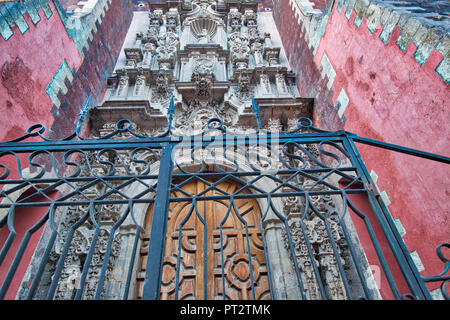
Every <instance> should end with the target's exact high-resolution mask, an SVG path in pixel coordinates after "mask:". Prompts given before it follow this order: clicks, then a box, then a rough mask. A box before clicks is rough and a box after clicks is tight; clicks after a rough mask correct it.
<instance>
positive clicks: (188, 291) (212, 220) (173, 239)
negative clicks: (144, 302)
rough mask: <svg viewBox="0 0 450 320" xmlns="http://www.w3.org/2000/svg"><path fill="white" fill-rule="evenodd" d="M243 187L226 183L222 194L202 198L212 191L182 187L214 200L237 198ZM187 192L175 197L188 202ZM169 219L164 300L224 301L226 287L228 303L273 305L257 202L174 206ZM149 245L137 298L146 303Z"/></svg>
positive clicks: (197, 184)
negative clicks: (267, 302)
mask: <svg viewBox="0 0 450 320" xmlns="http://www.w3.org/2000/svg"><path fill="white" fill-rule="evenodd" d="M241 187H242V186H241V185H239V184H238V183H236V182H234V181H225V182H221V183H219V184H218V185H217V186H216V188H217V189H219V190H215V189H209V190H207V191H206V193H202V192H204V191H205V190H206V189H208V188H209V185H207V184H206V183H204V182H202V181H198V180H197V181H191V182H189V183H186V184H184V185H183V187H182V189H183V191H184V192H185V193H188V194H190V195H197V194H201V195H202V196H214V195H224V194H233V192H235V191H236V190H238V189H240V188H241ZM184 192H181V191H177V192H174V193H173V194H172V197H186V194H185V193H184ZM242 193H246V191H243V192H240V194H242ZM236 209H237V212H236ZM152 212H153V207H152V206H151V207H150V208H149V210H148V214H147V219H146V226H145V229H146V230H150V225H151V216H152ZM168 219H169V220H168V226H167V234H166V245H165V255H164V263H163V274H162V283H161V296H160V298H161V299H175V298H178V299H204V298H206V299H223V291H222V287H223V285H225V296H226V299H232V300H237V299H240V300H245V299H270V292H269V284H268V278H267V268H266V262H265V255H264V248H263V243H262V237H261V229H260V219H261V212H260V210H259V206H258V203H257V202H256V200H254V199H235V200H234V201H231V202H230V200H229V199H226V200H208V201H204V200H203V201H195V200H194V201H184V202H171V203H170V206H169V218H168ZM180 228H181V232H180ZM205 228H206V231H205ZM221 233H222V236H221ZM180 234H181V243H179V241H180V240H179V239H180ZM148 239H149V237H148V236H147V237H144V246H143V248H142V249H141V261H140V272H139V273H138V278H137V284H138V285H137V295H138V298H141V297H142V289H143V281H144V277H145V271H146V270H145V267H146V263H147V253H148V248H147V246H146V245H148V241H149V240H148ZM249 249H250V250H249ZM249 251H250V254H249ZM178 255H180V257H179V261H178ZM250 261H251V264H250ZM177 265H178V266H179V267H178V269H177ZM250 265H251V267H250ZM177 270H178V273H179V274H178V295H176V281H177Z"/></svg>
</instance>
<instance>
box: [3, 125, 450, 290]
mask: <svg viewBox="0 0 450 320" xmlns="http://www.w3.org/2000/svg"><path fill="white" fill-rule="evenodd" d="M291 129H292V130H290V131H286V132H277V131H272V132H271V131H264V130H262V129H260V130H258V131H257V132H256V133H254V134H231V133H230V132H228V131H227V130H226V128H224V127H223V123H222V122H221V120H219V119H210V120H209V121H208V124H207V130H205V131H203V132H202V134H200V135H197V136H189V137H177V136H173V135H171V131H170V121H169V129H168V130H167V131H166V132H164V133H162V134H159V135H158V134H156V135H154V136H146V135H144V134H142V133H139V132H137V130H134V129H133V125H132V123H131V122H130V121H129V120H126V119H123V120H120V121H118V122H117V123H116V124H114V125H113V126H110V127H108V128H105V130H104V132H103V133H104V135H103V136H100V137H97V138H94V139H92V138H91V139H88V138H84V137H81V136H80V135H79V133H78V132H76V133H74V134H73V135H70V136H68V137H66V138H65V139H62V140H57V141H53V140H49V139H47V138H45V137H44V136H43V133H44V128H43V126H41V125H36V126H33V127H31V128H30V129H29V130H28V131H27V134H26V135H24V136H22V137H20V138H18V139H15V140H13V141H10V142H5V143H2V144H0V169H1V171H0V175H1V176H0V187H1V189H0V190H1V193H0V200H1V203H0V219H1V220H0V227H1V229H0V230H1V232H2V233H0V236H1V238H0V240H2V243H1V246H2V248H1V252H0V263H1V269H0V270H1V274H0V275H1V281H2V283H1V289H0V297H1V298H2V299H5V298H6V299H14V298H17V299H132V298H143V299H160V298H170V299H179V298H186V297H187V298H198V299H232V298H238V299H243V298H250V299H380V298H395V299H406V298H413V299H431V296H430V294H429V292H428V290H427V288H426V286H425V282H427V281H441V282H442V292H443V294H444V296H445V297H447V298H448V293H447V292H446V288H445V286H446V284H447V283H448V280H449V278H448V277H447V276H445V274H446V272H447V271H448V266H449V262H448V260H447V259H446V258H445V257H444V256H443V254H442V252H441V251H440V250H441V248H442V246H444V247H448V246H449V244H446V243H444V244H442V245H441V246H440V247H439V248H438V256H439V258H441V260H442V261H443V262H444V263H445V268H444V271H443V272H442V273H441V274H440V275H438V276H436V277H428V278H422V277H421V276H420V274H419V272H418V271H417V269H416V267H415V265H414V263H413V261H412V260H411V258H410V256H409V254H408V251H407V249H406V246H405V244H404V243H403V241H402V239H401V237H400V235H399V234H398V232H397V230H396V228H395V225H394V223H393V221H392V218H390V215H389V214H388V211H387V209H386V207H385V206H384V204H383V203H382V202H381V201H380V200H379V199H378V197H377V196H376V194H375V193H374V192H375V191H374V185H373V182H372V180H371V178H370V175H369V174H368V172H367V170H366V168H365V166H364V163H363V162H362V160H361V157H360V155H359V153H358V150H357V148H356V146H355V142H361V143H367V144H372V145H376V146H378V147H382V148H387V149H391V150H394V151H398V152H403V153H408V154H412V155H415V156H420V157H424V158H428V159H431V160H436V161H441V162H444V163H449V159H448V158H446V157H442V156H438V155H433V154H429V153H425V152H421V151H417V150H412V149H407V148H403V147H399V146H395V145H390V144H386V143H382V142H379V141H374V140H369V139H365V138H361V137H358V136H356V135H354V134H351V133H349V132H345V131H338V132H328V131H322V130H319V129H317V128H314V127H313V126H312V122H311V121H310V120H309V119H306V118H300V119H299V120H298V122H297V124H296V127H294V128H291ZM39 137H40V138H41V140H43V141H35V140H36V138H39ZM29 140H31V141H29ZM358 199H359V200H358ZM360 199H365V201H366V202H367V203H368V204H369V205H370V206H369V209H367V208H366V209H362V208H359V207H358V206H359V205H358V203H359V202H358V201H360ZM149 214H150V215H151V222H150V223H149V224H148V225H147V224H146V223H145V221H147V220H148V215H149ZM25 217H27V218H25ZM146 219H147V220H146ZM177 219H178V220H177ZM24 221H25V222H26V221H29V222H28V224H29V225H27V226H23V224H24V223H25V222H24ZM149 221H150V220H149ZM25 224H26V223H25ZM19 229H20V230H19ZM367 246H370V248H371V249H370V250H371V252H372V254H371V255H369V254H368V255H367V256H366V255H365V252H366V249H367ZM373 265H376V266H377V267H378V268H379V269H378V271H379V274H378V276H379V278H376V277H374V275H373V274H372V270H371V267H372V266H373ZM381 286H387V287H388V290H385V291H383V292H381V290H380V287H381Z"/></svg>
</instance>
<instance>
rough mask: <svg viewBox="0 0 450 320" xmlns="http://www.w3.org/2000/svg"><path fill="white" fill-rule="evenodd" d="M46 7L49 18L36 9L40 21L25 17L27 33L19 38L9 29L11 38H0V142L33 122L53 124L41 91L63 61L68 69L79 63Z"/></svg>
mask: <svg viewBox="0 0 450 320" xmlns="http://www.w3.org/2000/svg"><path fill="white" fill-rule="evenodd" d="M49 6H50V8H51V9H52V11H53V14H52V16H51V17H50V19H47V18H46V17H45V14H44V13H43V11H42V9H40V10H39V15H40V17H41V21H40V22H39V23H37V24H36V25H34V24H33V22H32V21H31V19H30V18H29V16H28V14H25V15H24V17H25V19H26V21H27V23H28V25H29V26H30V29H29V30H28V31H27V32H25V33H24V34H23V35H22V34H21V33H20V31H19V29H18V28H17V27H13V32H14V35H13V36H12V37H11V38H9V39H8V40H7V41H5V40H4V39H3V38H2V37H0V70H1V71H0V72H1V79H0V82H1V85H0V114H1V115H2V117H0V127H1V128H3V129H0V141H5V140H8V139H13V138H16V137H19V136H21V135H22V134H23V132H24V131H25V130H26V129H27V128H28V127H29V126H30V125H32V124H35V123H42V124H44V126H45V127H46V128H47V129H48V128H49V127H50V125H51V123H52V122H53V117H52V116H51V115H50V110H51V108H52V105H53V103H52V101H51V100H50V98H49V96H48V95H47V93H46V92H45V88H46V87H47V85H48V84H49V83H50V81H51V80H52V78H53V75H54V74H55V73H56V71H57V70H58V68H59V67H60V65H61V63H62V62H63V60H64V59H65V60H66V63H67V65H68V66H69V68H71V69H72V68H74V67H75V68H78V67H79V66H80V65H81V63H82V59H81V57H80V54H79V53H78V50H77V48H76V46H75V43H74V42H73V41H72V39H70V38H69V37H68V35H67V33H66V31H65V29H64V25H63V23H62V22H61V19H60V17H59V15H58V13H57V11H56V8H55V6H54V4H53V2H52V1H49ZM7 115H9V116H7Z"/></svg>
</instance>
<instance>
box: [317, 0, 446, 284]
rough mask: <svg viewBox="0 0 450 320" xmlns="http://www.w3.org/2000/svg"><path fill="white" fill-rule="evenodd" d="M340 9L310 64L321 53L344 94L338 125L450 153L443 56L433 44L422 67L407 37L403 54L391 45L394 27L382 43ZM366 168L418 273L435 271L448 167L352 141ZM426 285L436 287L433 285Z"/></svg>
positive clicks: (441, 239)
mask: <svg viewBox="0 0 450 320" xmlns="http://www.w3.org/2000/svg"><path fill="white" fill-rule="evenodd" d="M344 12H345V7H344V8H343V9H342V12H341V13H339V12H338V11H337V9H336V5H335V8H334V9H333V11H332V13H331V16H330V18H329V21H328V25H327V28H326V31H325V34H324V36H323V37H322V39H321V41H320V45H319V47H318V50H317V53H316V55H315V58H314V60H315V63H316V64H317V65H320V62H321V59H322V56H323V54H324V53H326V55H327V57H328V58H329V60H330V62H331V64H332V66H333V69H334V70H335V71H336V78H335V81H334V82H333V86H332V90H333V103H335V102H336V99H337V97H338V95H339V92H340V90H341V89H342V88H344V89H345V91H346V92H347V94H348V96H349V100H350V102H349V105H348V106H347V108H346V110H345V118H346V119H345V120H346V121H345V126H344V128H345V130H348V131H351V132H354V133H356V134H358V135H360V136H364V137H368V138H372V139H378V140H382V141H386V142H390V143H394V144H399V145H402V146H406V147H411V148H416V149H420V150H424V151H428V152H432V153H437V154H442V155H445V156H450V141H449V139H448V137H449V136H450V135H449V133H450V129H449V128H450V127H449V123H450V113H449V111H448V110H449V106H450V105H449V102H448V101H450V88H449V85H448V84H446V83H445V82H444V80H443V79H442V78H441V77H440V76H439V75H438V74H437V73H436V71H435V68H436V67H437V66H438V64H439V63H440V61H441V60H442V58H443V57H442V55H441V54H440V53H439V52H438V51H436V50H434V51H433V52H432V54H431V56H430V58H429V59H428V60H427V61H426V62H425V64H424V65H423V66H420V64H419V63H418V62H417V61H416V60H415V59H414V57H413V53H414V51H415V49H416V46H415V44H414V43H412V42H411V44H410V45H409V46H408V48H407V49H406V50H405V52H403V51H402V50H400V48H399V47H398V46H397V45H396V44H395V41H396V40H397V38H398V36H399V35H400V30H399V29H398V28H396V29H395V30H394V32H393V34H392V35H391V37H390V40H389V42H388V44H387V45H384V44H383V43H382V41H381V40H380V39H379V35H380V33H381V31H382V26H381V25H380V26H378V28H377V29H376V30H375V32H374V33H373V34H371V33H370V32H369V31H368V29H367V20H366V19H365V18H364V20H363V22H362V25H361V26H360V27H359V28H357V27H356V26H355V25H354V23H353V21H354V19H355V12H354V11H353V13H352V16H351V18H350V19H349V20H347V19H346V18H345V16H344ZM357 146H358V147H359V148H360V152H361V153H362V156H363V160H364V161H365V163H366V166H367V168H368V170H369V172H370V171H371V170H372V169H373V170H374V171H375V172H376V174H377V175H378V176H379V179H378V186H379V189H380V191H382V190H386V192H387V194H388V196H389V198H390V201H391V203H392V204H391V205H389V210H390V212H391V214H392V216H393V218H394V219H395V218H400V221H401V223H402V224H403V226H404V227H405V229H406V230H407V232H406V234H405V236H404V237H403V239H404V241H405V243H406V245H407V247H408V250H409V251H413V250H416V251H417V252H418V254H419V256H420V258H421V260H422V262H423V264H424V266H425V270H424V271H423V272H422V273H421V274H422V275H436V274H438V273H440V272H441V270H442V263H441V262H440V261H439V260H438V258H437V256H436V253H435V248H436V246H437V245H439V244H440V243H442V242H444V241H447V242H448V241H449V240H450V227H449V225H450V224H449V213H450V204H449V201H448V199H449V194H450V187H449V186H450V185H449V177H450V167H449V166H448V165H444V164H440V163H436V162H433V161H429V160H422V159H418V158H415V157H412V156H408V155H403V154H398V153H394V152H390V151H385V150H378V149H377V148H374V147H369V146H365V145H362V144H358V145H357ZM430 287H432V288H435V287H436V285H431V286H430Z"/></svg>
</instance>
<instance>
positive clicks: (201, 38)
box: [198, 29, 209, 44]
mask: <svg viewBox="0 0 450 320" xmlns="http://www.w3.org/2000/svg"><path fill="white" fill-rule="evenodd" d="M198 43H199V44H207V43H209V34H208V30H206V29H202V31H201V32H200V34H199V35H198Z"/></svg>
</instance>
